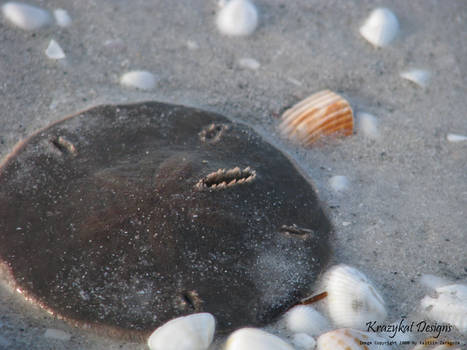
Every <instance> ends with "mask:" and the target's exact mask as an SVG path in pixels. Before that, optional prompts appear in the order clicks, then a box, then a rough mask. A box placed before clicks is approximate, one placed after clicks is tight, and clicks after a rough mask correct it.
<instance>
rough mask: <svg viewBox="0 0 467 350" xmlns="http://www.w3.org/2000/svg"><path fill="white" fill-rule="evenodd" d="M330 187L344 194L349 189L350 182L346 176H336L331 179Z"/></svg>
mask: <svg viewBox="0 0 467 350" xmlns="http://www.w3.org/2000/svg"><path fill="white" fill-rule="evenodd" d="M329 185H330V186H331V188H332V189H333V190H334V191H335V192H342V191H345V190H346V189H347V188H348V187H349V180H348V179H347V177H345V176H342V175H335V176H333V177H331V178H330V179H329Z"/></svg>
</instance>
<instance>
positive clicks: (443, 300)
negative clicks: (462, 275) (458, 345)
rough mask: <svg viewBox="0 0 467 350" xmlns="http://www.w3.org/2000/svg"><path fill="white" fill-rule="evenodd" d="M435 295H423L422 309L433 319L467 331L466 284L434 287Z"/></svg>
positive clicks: (464, 331) (463, 331)
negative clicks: (433, 296)
mask: <svg viewBox="0 0 467 350" xmlns="http://www.w3.org/2000/svg"><path fill="white" fill-rule="evenodd" d="M435 291H436V293H437V296H436V297H435V298H432V297H430V296H425V297H424V298H423V299H422V301H421V306H422V309H423V310H424V311H425V313H426V315H427V316H428V317H430V318H431V319H433V320H436V321H439V322H445V323H449V324H451V325H453V326H455V327H456V328H457V329H459V330H460V331H461V332H462V333H466V332H467V285H463V284H450V285H447V286H442V287H438V288H436V289H435Z"/></svg>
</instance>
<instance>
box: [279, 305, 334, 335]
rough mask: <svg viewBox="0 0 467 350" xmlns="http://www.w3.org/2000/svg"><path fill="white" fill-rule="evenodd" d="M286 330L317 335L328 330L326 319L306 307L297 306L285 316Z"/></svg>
mask: <svg viewBox="0 0 467 350" xmlns="http://www.w3.org/2000/svg"><path fill="white" fill-rule="evenodd" d="M285 321H286V325H287V329H288V330H289V331H291V332H292V333H306V334H308V335H313V336H316V335H319V334H321V333H323V332H325V331H327V330H329V329H330V325H329V322H328V321H327V320H326V318H325V317H324V316H323V315H321V314H320V313H319V312H318V311H316V310H315V309H314V308H313V307H311V306H308V305H297V306H295V307H293V308H292V309H290V310H289V311H288V312H287V314H286V315H285Z"/></svg>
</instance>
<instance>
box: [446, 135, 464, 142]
mask: <svg viewBox="0 0 467 350" xmlns="http://www.w3.org/2000/svg"><path fill="white" fill-rule="evenodd" d="M446 140H448V141H449V142H463V141H467V136H466V135H459V134H447V136H446Z"/></svg>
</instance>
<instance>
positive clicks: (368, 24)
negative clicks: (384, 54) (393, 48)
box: [360, 8, 399, 47]
mask: <svg viewBox="0 0 467 350" xmlns="http://www.w3.org/2000/svg"><path fill="white" fill-rule="evenodd" d="M398 31H399V21H398V20H397V17H396V15H395V14H394V13H393V12H392V11H391V10H389V9H387V8H377V9H375V10H373V12H371V14H370V16H369V17H368V18H367V19H366V21H365V23H363V25H362V26H361V27H360V34H361V35H362V36H363V37H364V38H365V39H366V40H368V41H369V42H370V43H371V44H372V45H374V46H376V47H383V46H386V45H388V44H389V43H390V42H391V41H392V40H393V39H394V38H395V37H396V35H397V33H398Z"/></svg>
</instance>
